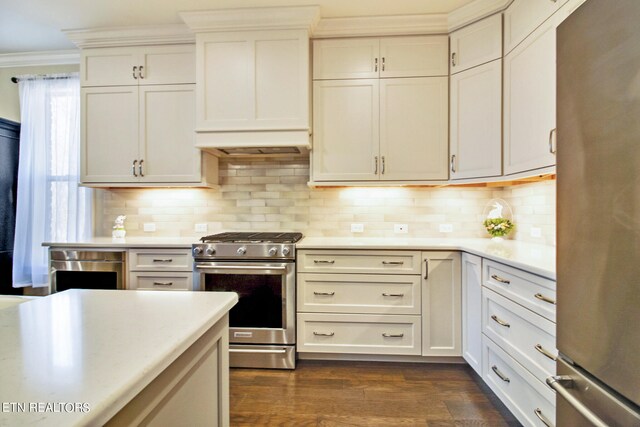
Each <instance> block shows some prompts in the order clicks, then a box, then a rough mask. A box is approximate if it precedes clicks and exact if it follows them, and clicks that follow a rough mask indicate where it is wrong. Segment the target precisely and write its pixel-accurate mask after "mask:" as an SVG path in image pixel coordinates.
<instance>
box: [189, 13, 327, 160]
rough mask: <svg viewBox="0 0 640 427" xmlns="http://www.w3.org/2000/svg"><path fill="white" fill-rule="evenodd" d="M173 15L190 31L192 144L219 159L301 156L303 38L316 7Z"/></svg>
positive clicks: (305, 83)
mask: <svg viewBox="0 0 640 427" xmlns="http://www.w3.org/2000/svg"><path fill="white" fill-rule="evenodd" d="M180 16H181V18H182V19H183V20H184V22H185V23H186V24H187V26H188V27H189V28H190V30H191V31H193V32H194V33H195V35H196V119H197V120H196V122H197V125H196V147H197V148H199V149H201V150H206V151H210V152H212V153H214V154H216V155H223V156H224V155H291V154H304V153H306V152H307V151H308V150H309V149H310V148H311V143H310V118H309V114H310V107H309V100H310V72H309V62H310V61H309V35H310V33H311V31H312V30H313V28H314V27H315V25H316V24H317V22H318V20H319V17H320V9H319V7H318V6H303V7H266V8H246V9H227V10H213V11H204V12H183V13H181V14H180Z"/></svg>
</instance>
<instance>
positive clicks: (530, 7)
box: [504, 0, 567, 55]
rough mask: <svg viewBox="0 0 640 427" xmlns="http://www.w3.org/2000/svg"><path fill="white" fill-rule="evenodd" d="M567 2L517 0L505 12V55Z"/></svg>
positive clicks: (561, 0)
mask: <svg viewBox="0 0 640 427" xmlns="http://www.w3.org/2000/svg"><path fill="white" fill-rule="evenodd" d="M566 2H567V0H555V1H553V0H533V1H532V0H515V1H514V2H513V3H511V5H509V7H508V8H507V9H506V10H505V12H504V53H505V55H506V54H507V53H509V52H511V51H512V50H513V48H515V47H516V46H517V45H518V44H519V43H520V42H522V41H523V40H524V39H525V38H526V37H527V36H528V35H529V34H531V33H532V32H533V31H534V30H535V29H536V28H537V27H538V26H539V25H540V24H542V23H543V22H544V21H545V20H546V19H547V18H549V17H550V16H551V15H552V14H553V13H554V12H556V11H557V10H558V9H560V7H561V6H562V5H563V4H565V3H566Z"/></svg>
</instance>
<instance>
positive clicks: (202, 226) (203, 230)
mask: <svg viewBox="0 0 640 427" xmlns="http://www.w3.org/2000/svg"><path fill="white" fill-rule="evenodd" d="M195 231H196V233H206V232H207V223H206V222H205V223H202V224H196V226H195Z"/></svg>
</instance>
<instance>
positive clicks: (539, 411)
mask: <svg viewBox="0 0 640 427" xmlns="http://www.w3.org/2000/svg"><path fill="white" fill-rule="evenodd" d="M533 413H534V414H536V417H538V419H539V420H540V421H542V424H544V425H545V426H547V427H553V424H551V421H549V420H548V419H547V417H545V416H544V415H542V409H540V408H536V409H535V410H534V411H533Z"/></svg>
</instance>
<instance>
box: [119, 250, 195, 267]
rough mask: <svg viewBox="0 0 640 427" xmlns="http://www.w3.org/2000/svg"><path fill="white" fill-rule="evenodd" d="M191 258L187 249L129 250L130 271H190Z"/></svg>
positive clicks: (191, 265)
mask: <svg viewBox="0 0 640 427" xmlns="http://www.w3.org/2000/svg"><path fill="white" fill-rule="evenodd" d="M192 269H193V258H191V251H190V250H189V249H135V250H134V249H131V250H129V270H130V271H149V270H158V271H162V270H166V271H192Z"/></svg>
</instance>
